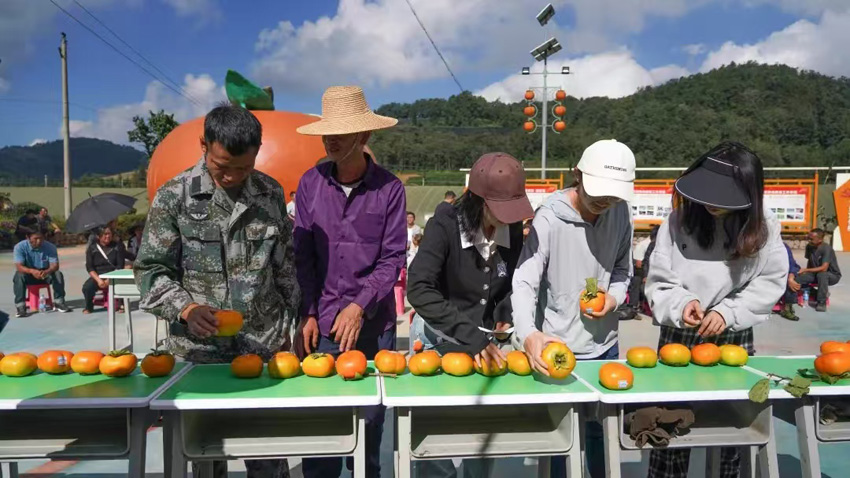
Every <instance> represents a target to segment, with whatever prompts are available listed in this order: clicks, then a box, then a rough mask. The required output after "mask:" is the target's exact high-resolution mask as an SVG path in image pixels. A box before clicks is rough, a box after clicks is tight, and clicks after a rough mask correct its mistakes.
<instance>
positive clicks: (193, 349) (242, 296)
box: [133, 105, 300, 478]
mask: <svg viewBox="0 0 850 478" xmlns="http://www.w3.org/2000/svg"><path fill="white" fill-rule="evenodd" d="M262 132H263V129H262V126H261V125H260V122H259V121H258V120H257V118H256V117H255V116H254V115H253V114H252V113H251V112H250V111H248V110H246V109H244V108H242V107H239V106H230V105H226V106H218V107H216V108H213V109H212V110H211V111H210V112H209V113H207V115H206V117H205V118H204V135H203V137H202V138H201V140H200V141H201V151H202V152H203V156H202V157H201V158H200V159H199V160H198V162H197V163H195V165H194V166H192V167H191V168H189V169H187V170H186V171H183V172H182V173H180V174H179V175H177V176H176V177H175V178H174V179H171V180H170V181H168V182H166V183H165V184H164V185H163V186H162V187H160V188H159V190H158V191H157V193H156V196H155V197H154V200H153V203H152V204H151V208H150V212H149V213H148V222H147V225H146V227H145V233H144V238H143V240H142V245H141V249H139V254H138V256H137V257H136V261H135V263H134V264H133V265H134V272H135V278H136V284H137V285H138V287H139V291H140V292H141V296H142V299H141V302H140V303H139V308H141V309H142V310H144V311H145V312H148V313H150V314H153V315H155V316H157V317H161V318H163V319H165V320H167V321H168V322H169V323H170V326H169V328H170V331H171V333H170V334H168V338H167V339H166V341H165V344H166V347H167V348H168V350H169V351H171V352H172V353H174V354H175V355H179V356H181V357H184V358H185V359H186V360H187V361H190V362H194V363H199V364H209V363H218V364H227V363H230V362H231V361H232V360H233V359H234V358H236V356H238V355H242V354H249V353H250V354H257V355H259V356H260V357H262V359H263V360H264V361H268V360H269V359H270V358H271V357H272V356H273V355H274V354H275V353H277V352H279V351H288V350H289V349H290V344H291V343H290V335H289V332H290V329H289V327H290V323H291V321H292V317H293V316H294V315H295V309H296V308H297V307H298V304H299V302H300V294H299V290H298V286H297V284H296V282H295V267H294V264H293V249H292V223H290V222H289V219H288V218H287V217H286V210H285V209H284V199H285V198H284V195H283V188H282V187H281V186H280V184H278V182H277V181H275V180H274V179H273V178H271V177H270V176H268V175H266V174H264V173H261V172H260V171H257V170H256V169H254V164H255V162H256V159H257V153H259V151H260V145H261V138H262ZM221 309H231V310H236V311H238V312H239V313H241V314H242V316H243V317H244V324H243V326H242V329H241V330H240V331H239V332H238V333H237V334H236V335H234V336H232V337H218V336H216V335H217V333H218V325H219V324H218V319H217V318H216V316H215V312H216V311H218V310H221ZM245 468H247V471H248V473H247V476H248V477H249V478H288V477H289V465H288V463H287V461H286V460H285V459H281V460H278V459H260V460H246V461H245ZM198 472H199V469H198V466H197V463H196V462H193V463H192V476H198ZM213 475H214V477H215V478H226V477H227V462H226V461H214V462H213Z"/></svg>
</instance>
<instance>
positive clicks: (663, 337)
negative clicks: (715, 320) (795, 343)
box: [658, 325, 756, 355]
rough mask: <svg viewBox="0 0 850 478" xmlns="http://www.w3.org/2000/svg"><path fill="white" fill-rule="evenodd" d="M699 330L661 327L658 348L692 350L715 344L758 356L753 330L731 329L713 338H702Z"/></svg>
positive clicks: (694, 328)
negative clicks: (668, 346) (673, 345)
mask: <svg viewBox="0 0 850 478" xmlns="http://www.w3.org/2000/svg"><path fill="white" fill-rule="evenodd" d="M697 330H698V329H697V328H696V327H692V328H687V329H680V328H677V327H669V326H666V325H662V326H661V334H660V335H659V336H658V348H659V349H660V348H661V347H663V346H664V345H667V344H682V345H684V346H685V347H688V348H692V347H693V346H694V345H699V344H702V343H706V342H709V343H713V344H717V345H726V344H732V345H740V346H741V347H744V348H745V349H747V353H748V354H750V355H755V354H756V348H755V345H754V344H753V329H752V328H749V329H744V330H739V331H737V332H733V331H731V330H729V329H726V330H724V331H723V333H722V334H720V335H714V336H712V337H701V336H699V335H697Z"/></svg>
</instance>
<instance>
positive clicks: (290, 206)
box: [286, 191, 295, 223]
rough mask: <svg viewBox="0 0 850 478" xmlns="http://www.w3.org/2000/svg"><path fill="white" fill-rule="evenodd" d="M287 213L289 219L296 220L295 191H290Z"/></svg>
mask: <svg viewBox="0 0 850 478" xmlns="http://www.w3.org/2000/svg"><path fill="white" fill-rule="evenodd" d="M286 215H287V216H289V220H290V221H292V222H293V223H294V222H295V191H292V192H291V193H289V204H287V205H286Z"/></svg>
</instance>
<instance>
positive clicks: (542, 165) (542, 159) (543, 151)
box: [540, 56, 549, 179]
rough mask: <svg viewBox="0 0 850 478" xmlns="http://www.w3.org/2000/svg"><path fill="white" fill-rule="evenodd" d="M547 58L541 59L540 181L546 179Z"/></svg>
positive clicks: (547, 119)
mask: <svg viewBox="0 0 850 478" xmlns="http://www.w3.org/2000/svg"><path fill="white" fill-rule="evenodd" d="M548 61H549V57H548V56H545V57H543V131H542V134H543V144H542V145H541V147H540V179H546V130H548V129H549V128H548V125H547V121H549V88H548V86H547V84H546V77H547V76H548V74H549V72H548V71H546V65H547V63H548Z"/></svg>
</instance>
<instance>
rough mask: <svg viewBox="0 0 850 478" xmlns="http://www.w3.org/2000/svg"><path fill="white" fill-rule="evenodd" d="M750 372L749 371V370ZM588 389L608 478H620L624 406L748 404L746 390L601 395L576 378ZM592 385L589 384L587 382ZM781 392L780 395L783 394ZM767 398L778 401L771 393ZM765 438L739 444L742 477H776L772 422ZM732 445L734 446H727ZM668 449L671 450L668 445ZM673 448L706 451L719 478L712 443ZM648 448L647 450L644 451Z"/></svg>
mask: <svg viewBox="0 0 850 478" xmlns="http://www.w3.org/2000/svg"><path fill="white" fill-rule="evenodd" d="M751 372H753V371H751ZM579 379H580V380H582V381H583V382H584V383H585V384H586V385H588V386H589V387H590V388H591V389H594V390H597V393H598V394H599V402H600V415H601V419H602V429H603V436H604V441H605V474H606V476H608V477H609V478H620V477H621V476H622V471H621V459H620V452H621V451H623V450H624V449H625V448H624V447H623V444H622V443H621V432H622V430H623V427H624V413H623V411H624V407H625V406H627V405H650V404H653V403H658V404H664V403H675V402H683V401H689V402H708V401H710V402H715V403H716V402H741V403H750V402H749V397H748V392H749V390H726V391H716V392H659V393H628V392H619V393H617V394H611V393H605V391H603V390H602V389H600V386H599V385H598V384H596V380H592V381H591V380H585V379H584V378H582V377H579ZM591 382H592V383H591ZM783 393H784V392H783ZM769 398H771V399H772V398H779V396H778V395H776V394H775V393H774V391H771V396H770V397H769ZM767 408H768V410H767V412H766V413H767V414H768V416H769V417H770V416H772V407H771V406H770V405H767ZM766 426H767V437H766V440H765V442H764V443H763V444H761V443H760V444H752V445H741V447H742V448H745V450H746V451H745V452H744V453H742V460H741V468H742V471H744V476H747V475H749V476H750V477H751V478H755V476H756V465H758V467H759V471H760V476H761V478H779V462H778V459H777V455H776V439H775V435H774V429H773V421H772V419H769V420H767V424H766ZM730 445H731V446H736V445H735V444H730ZM671 448H674V447H673V446H671ZM675 448H707V462H708V464H709V467H710V471H711V475H709V476H711V477H712V478H714V477H719V476H720V475H719V473H720V466H719V464H720V448H721V446H720V445H718V443H717V442H716V441H710V440H705V441H702V440H700V439H699V438H696V439H691V440H688V443H687V444H686V445H685V444H678V445H676V446H675ZM648 449H650V448H647V450H648Z"/></svg>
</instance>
